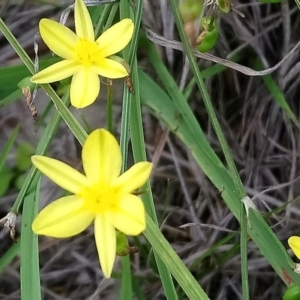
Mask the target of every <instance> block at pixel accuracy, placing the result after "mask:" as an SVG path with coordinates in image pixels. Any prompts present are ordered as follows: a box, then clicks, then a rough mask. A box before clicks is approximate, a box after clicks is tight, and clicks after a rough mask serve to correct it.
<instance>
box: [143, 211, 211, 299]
mask: <svg viewBox="0 0 300 300" xmlns="http://www.w3.org/2000/svg"><path fill="white" fill-rule="evenodd" d="M144 235H145V236H146V238H147V239H148V241H149V242H150V243H151V245H152V246H153V249H154V251H156V252H157V254H158V255H159V257H160V258H161V259H162V261H163V262H164V263H165V265H166V266H167V267H168V269H169V270H170V271H171V273H172V275H173V276H174V278H175V279H176V280H177V282H178V283H179V285H180V286H181V288H182V289H183V291H184V292H185V294H186V296H187V297H188V299H190V300H208V299H209V298H208V296H207V295H206V293H205V292H204V291H203V289H202V288H201V286H200V285H199V283H198V282H197V281H196V279H195V278H194V277H193V276H192V274H191V273H190V271H189V270H188V269H187V267H186V266H185V265H184V264H183V261H182V260H181V259H180V258H179V256H178V255H177V254H176V253H175V252H174V250H173V249H172V247H171V245H170V244H169V243H168V241H167V240H166V239H165V238H164V236H163V235H162V233H161V232H160V230H159V228H158V227H157V225H156V224H155V223H154V222H153V220H152V219H151V218H150V217H149V216H148V215H147V228H146V231H145V232H144Z"/></svg>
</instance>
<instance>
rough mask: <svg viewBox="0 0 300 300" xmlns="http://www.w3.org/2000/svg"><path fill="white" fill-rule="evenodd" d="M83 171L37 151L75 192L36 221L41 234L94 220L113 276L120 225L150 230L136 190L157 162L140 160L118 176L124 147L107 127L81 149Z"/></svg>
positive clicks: (50, 172)
mask: <svg viewBox="0 0 300 300" xmlns="http://www.w3.org/2000/svg"><path fill="white" fill-rule="evenodd" d="M82 161H83V168H84V171H85V174H86V175H83V174H81V173H80V172H78V171H77V170H75V169H73V168H72V167H70V166H68V165H66V164H65V163H63V162H61V161H59V160H56V159H53V158H49V157H44V156H38V155H35V156H32V163H33V164H34V165H35V166H36V167H37V168H38V169H39V170H40V171H41V172H42V173H44V174H45V175H46V176H48V177H49V178H50V179H51V180H53V181H54V182H55V183H56V184H58V185H59V186H61V187H62V188H64V189H66V190H68V191H70V192H71V193H73V194H74V195H71V196H66V197H63V198H60V199H58V200H56V201H54V202H52V203H51V204H49V205H48V206H46V207H45V208H44V209H43V210H42V211H41V212H40V213H39V214H38V216H37V217H36V218H35V220H34V221H33V223H32V230H33V231H34V232H35V233H36V234H41V235H46V236H52V237H57V238H65V237H70V236H74V235H76V234H78V233H80V232H82V231H83V230H85V229H86V228H87V227H88V226H89V225H90V224H91V223H92V222H93V221H94V228H95V240H96V245H97V250H98V254H99V260H100V265H101V267H102V270H103V274H104V275H105V276H106V277H110V275H111V272H112V268H113V264H114V261H115V257H116V229H117V230H119V231H121V232H123V233H125V234H126V235H138V234H140V233H141V232H143V231H144V230H145V227H146V220H145V209H144V205H143V202H142V200H141V199H140V198H139V197H138V196H136V195H134V194H132V192H133V191H135V190H136V189H137V188H139V187H141V186H142V185H143V184H144V183H145V182H146V180H147V179H148V178H149V176H150V172H151V169H152V164H151V163H149V162H139V163H136V164H135V165H134V166H132V167H131V168H130V169H129V170H128V171H126V172H125V173H123V174H122V175H120V176H119V174H120V171H121V162H122V157H121V150H120V147H119V145H118V142H117V140H116V139H115V138H114V136H113V135H111V134H110V133H109V132H108V131H107V130H104V129H97V130H95V131H93V132H92V133H91V134H90V135H89V136H88V138H87V140H86V142H85V143H84V146H83V150H82Z"/></svg>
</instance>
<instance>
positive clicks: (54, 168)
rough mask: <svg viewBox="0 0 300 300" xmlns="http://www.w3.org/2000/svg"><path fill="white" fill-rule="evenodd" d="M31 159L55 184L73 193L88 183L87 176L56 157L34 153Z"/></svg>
mask: <svg viewBox="0 0 300 300" xmlns="http://www.w3.org/2000/svg"><path fill="white" fill-rule="evenodd" d="M31 161H32V163H33V164H34V165H35V166H36V168H37V169H39V170H40V171H41V172H42V173H43V174H45V175H46V176H47V177H49V178H50V179H51V180H52V181H54V182H55V183H56V184H57V185H59V186H60V187H62V188H63V189H65V190H67V191H70V192H72V193H74V194H77V193H78V192H79V190H80V188H81V187H82V186H87V185H89V181H88V179H87V177H85V176H84V175H83V174H81V173H79V172H78V171H77V170H75V169H73V168H72V167H70V166H69V165H67V164H65V163H63V162H61V161H59V160H57V159H53V158H50V157H46V156H40V155H34V156H32V157H31Z"/></svg>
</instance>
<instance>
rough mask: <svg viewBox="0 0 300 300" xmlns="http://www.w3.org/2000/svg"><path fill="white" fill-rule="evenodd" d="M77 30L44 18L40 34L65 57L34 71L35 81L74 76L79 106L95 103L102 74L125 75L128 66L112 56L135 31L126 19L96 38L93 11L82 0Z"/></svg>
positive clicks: (73, 93) (75, 100)
mask: <svg viewBox="0 0 300 300" xmlns="http://www.w3.org/2000/svg"><path fill="white" fill-rule="evenodd" d="M74 14H75V29H76V34H75V33H74V32H73V31H71V30H70V29H69V28H68V27H65V26H63V25H61V24H60V23H58V22H55V21H52V20H49V19H42V20H41V21H40V24H39V29H40V34H41V36H42V38H43V40H44V42H45V43H46V44H47V46H48V47H49V48H50V50H51V51H52V52H54V53H55V54H57V55H58V56H60V57H62V58H63V59H64V60H62V61H60V62H58V63H56V64H54V65H52V66H50V67H48V68H46V69H44V70H42V71H41V72H39V73H37V74H35V75H34V76H33V77H32V78H31V81H32V82H34V83H39V84H43V83H51V82H55V81H59V80H62V79H65V78H67V77H70V76H73V78H72V82H71V88H70V97H71V103H72V105H73V106H75V107H77V108H83V107H86V106H88V105H90V104H92V103H93V102H94V101H95V100H96V98H97V96H98V94H99V91H100V80H99V75H100V76H104V77H107V78H112V79H114V78H122V77H125V76H127V75H128V72H127V71H126V69H125V67H124V66H123V65H122V64H121V63H119V62H117V61H115V60H113V59H111V58H109V56H111V55H113V54H115V53H117V52H119V51H121V50H122V49H123V48H125V47H126V45H127V44H128V43H129V42H130V40H131V38H132V34H133V29H134V26H133V22H132V21H131V19H123V20H122V21H120V22H118V23H116V24H115V25H114V26H112V27H111V28H109V29H108V30H106V31H105V32H104V33H103V34H102V35H101V36H100V37H99V38H98V39H97V40H96V41H95V36H94V30H93V25H92V21H91V18H90V15H89V13H88V10H87V8H86V6H85V5H84V2H83V1H82V0H76V1H75V9H74Z"/></svg>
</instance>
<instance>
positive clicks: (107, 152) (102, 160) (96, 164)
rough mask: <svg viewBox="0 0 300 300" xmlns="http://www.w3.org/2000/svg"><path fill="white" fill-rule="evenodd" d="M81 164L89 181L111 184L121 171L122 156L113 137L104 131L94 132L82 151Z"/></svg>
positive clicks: (97, 130)
mask: <svg viewBox="0 0 300 300" xmlns="http://www.w3.org/2000/svg"><path fill="white" fill-rule="evenodd" d="M82 163H83V168H84V171H85V174H86V176H87V178H88V179H89V181H91V182H94V183H99V182H104V183H111V181H113V180H115V179H116V178H117V177H118V176H119V174H120V171H121V165H122V156H121V149H120V146H119V144H118V142H117V140H116V139H115V137H114V136H113V135H112V134H111V133H110V132H109V131H107V130H105V129H96V130H94V131H93V132H92V133H91V134H90V135H89V136H88V137H87V139H86V141H85V143H84V145H83V149H82Z"/></svg>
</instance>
